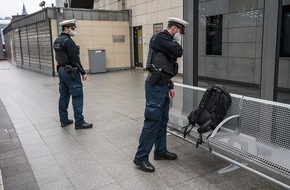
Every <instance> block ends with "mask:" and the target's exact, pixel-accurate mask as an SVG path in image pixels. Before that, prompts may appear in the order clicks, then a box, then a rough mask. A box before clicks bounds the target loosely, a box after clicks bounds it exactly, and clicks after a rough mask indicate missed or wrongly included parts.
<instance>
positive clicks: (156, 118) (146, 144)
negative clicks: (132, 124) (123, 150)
mask: <svg viewBox="0 0 290 190" xmlns="http://www.w3.org/2000/svg"><path fill="white" fill-rule="evenodd" d="M168 93H169V88H168V85H167V84H165V85H163V86H160V85H157V84H153V85H152V84H151V83H150V76H148V77H147V78H146V81H145V98H146V108H145V114H144V117H145V120H144V126H143V129H142V132H141V135H140V138H139V146H138V150H137V153H136V155H135V158H136V159H137V160H140V161H148V156H149V153H150V151H151V149H152V147H153V145H155V151H154V154H155V155H162V154H164V153H166V151H167V149H166V132H167V131H166V130H167V122H168V112H169V104H170V98H169V94H168Z"/></svg>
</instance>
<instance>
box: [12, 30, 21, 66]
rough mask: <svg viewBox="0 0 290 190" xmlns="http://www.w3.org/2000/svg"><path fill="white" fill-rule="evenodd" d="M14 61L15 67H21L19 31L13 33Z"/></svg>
mask: <svg viewBox="0 0 290 190" xmlns="http://www.w3.org/2000/svg"><path fill="white" fill-rule="evenodd" d="M13 54H14V55H13V56H14V61H15V63H16V66H17V67H22V57H21V43H20V35H19V29H17V30H16V31H14V52H13Z"/></svg>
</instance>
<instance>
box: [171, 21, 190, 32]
mask: <svg viewBox="0 0 290 190" xmlns="http://www.w3.org/2000/svg"><path fill="white" fill-rule="evenodd" d="M168 24H173V25H175V26H177V27H178V28H181V29H182V34H184V28H185V27H186V26H188V22H186V21H185V20H182V19H180V18H175V17H169V18H168Z"/></svg>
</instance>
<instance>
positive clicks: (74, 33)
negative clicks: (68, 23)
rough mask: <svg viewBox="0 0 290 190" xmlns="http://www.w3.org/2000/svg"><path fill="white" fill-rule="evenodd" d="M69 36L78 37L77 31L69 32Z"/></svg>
mask: <svg viewBox="0 0 290 190" xmlns="http://www.w3.org/2000/svg"><path fill="white" fill-rule="evenodd" d="M69 35H70V36H75V35H77V31H76V30H69Z"/></svg>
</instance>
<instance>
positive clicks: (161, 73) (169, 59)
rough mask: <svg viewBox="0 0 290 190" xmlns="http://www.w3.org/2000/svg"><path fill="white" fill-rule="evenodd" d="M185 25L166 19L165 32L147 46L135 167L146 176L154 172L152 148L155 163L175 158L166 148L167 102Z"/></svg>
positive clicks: (174, 19)
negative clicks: (141, 125) (142, 105)
mask: <svg viewBox="0 0 290 190" xmlns="http://www.w3.org/2000/svg"><path fill="white" fill-rule="evenodd" d="M187 25H188V23H187V22H186V21H184V20H182V19H179V18H174V17H169V18H168V26H167V29H166V30H164V31H162V32H160V33H157V34H155V35H153V37H152V38H151V40H150V44H149V52H148V58H147V64H146V69H147V70H148V71H149V75H148V77H147V78H146V81H145V96H146V108H145V114H144V116H145V120H144V126H143V129H142V133H141V135H140V139H139V147H138V149H137V153H136V155H135V159H134V161H133V162H134V164H135V165H136V166H138V168H139V169H141V170H142V171H145V172H154V171H155V168H154V166H153V165H152V164H151V163H150V162H149V159H148V156H149V153H150V151H151V149H152V147H153V145H155V151H154V160H175V159H177V155H176V154H175V153H171V152H169V151H168V150H167V147H166V129H167V122H168V112H169V103H170V98H174V97H175V92H174V85H173V82H172V81H171V78H172V77H174V76H175V75H176V74H177V73H178V64H177V62H176V60H177V58H178V57H181V56H182V53H183V49H182V47H181V45H180V44H179V43H178V42H177V41H179V40H180V37H181V34H184V29H185V27H186V26H187Z"/></svg>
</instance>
